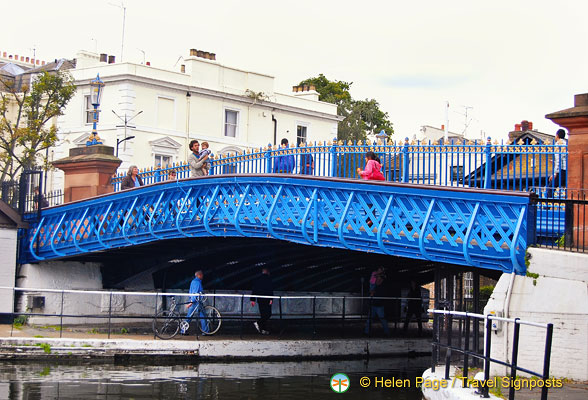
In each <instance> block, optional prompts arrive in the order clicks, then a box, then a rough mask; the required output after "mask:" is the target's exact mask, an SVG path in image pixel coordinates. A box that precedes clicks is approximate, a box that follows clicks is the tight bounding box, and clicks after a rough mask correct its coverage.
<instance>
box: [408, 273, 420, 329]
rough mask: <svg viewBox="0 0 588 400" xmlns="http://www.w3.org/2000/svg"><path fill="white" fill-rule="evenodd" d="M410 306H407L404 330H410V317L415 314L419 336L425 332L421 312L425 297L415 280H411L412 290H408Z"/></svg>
mask: <svg viewBox="0 0 588 400" xmlns="http://www.w3.org/2000/svg"><path fill="white" fill-rule="evenodd" d="M407 297H408V307H407V308H406V319H405V320H404V332H406V331H407V330H408V324H409V322H410V317H412V316H413V315H414V316H415V318H416V320H417V323H418V324H419V336H421V334H422V333H423V324H422V322H421V314H422V312H423V298H422V295H421V287H420V286H418V285H417V284H416V282H415V281H413V280H411V281H410V290H409V291H408V295H407Z"/></svg>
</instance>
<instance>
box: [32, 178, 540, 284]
mask: <svg viewBox="0 0 588 400" xmlns="http://www.w3.org/2000/svg"><path fill="white" fill-rule="evenodd" d="M533 196H534V195H533V194H531V193H527V192H516V191H499V190H492V189H472V188H451V187H440V186H428V185H414V184H408V183H403V184H401V183H393V182H374V181H371V182H370V181H358V180H349V179H340V178H326V177H314V176H302V175H283V174H280V175H272V174H268V175H258V174H256V175H245V174H240V175H230V174H226V175H219V176H207V177H201V178H195V179H187V180H181V181H168V182H161V183H156V184H152V185H148V186H144V187H141V188H136V189H132V190H127V191H123V192H117V193H112V194H109V195H104V196H101V197H95V198H91V199H87V200H83V201H78V202H74V203H70V204H67V205H63V206H58V207H53V208H49V209H44V210H42V212H41V215H40V219H39V220H38V221H37V222H31V225H30V229H28V231H26V234H25V235H23V243H22V246H21V254H20V262H21V263H25V262H39V261H43V260H55V259H64V258H68V257H75V256H80V255H83V254H85V253H97V252H108V251H111V250H114V249H120V248H124V247H129V246H137V245H142V244H146V243H150V242H156V241H165V240H167V239H178V238H191V237H251V238H273V239H277V240H285V241H290V242H295V243H300V244H306V245H310V246H323V247H332V248H342V249H351V250H356V251H360V252H372V253H381V254H387V255H393V256H401V257H408V258H413V259H424V260H431V261H438V262H443V263H452V264H458V265H464V266H472V267H479V268H486V269H493V270H499V271H503V272H512V271H514V272H516V273H517V274H524V273H525V251H526V248H527V246H528V245H529V244H530V243H531V241H532V240H533V239H532V238H534V237H535V236H534V229H535V228H534V227H535V223H536V222H535V221H536V218H535V215H534V214H535V207H533V206H532V205H531V202H532V197H533Z"/></svg>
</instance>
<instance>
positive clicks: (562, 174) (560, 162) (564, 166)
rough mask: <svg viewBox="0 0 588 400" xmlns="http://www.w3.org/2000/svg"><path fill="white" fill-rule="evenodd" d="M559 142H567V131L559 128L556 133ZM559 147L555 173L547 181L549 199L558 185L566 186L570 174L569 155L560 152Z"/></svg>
mask: <svg viewBox="0 0 588 400" xmlns="http://www.w3.org/2000/svg"><path fill="white" fill-rule="evenodd" d="M556 139H557V144H559V145H565V144H566V143H567V142H566V131H564V130H563V129H559V130H558V131H557V134H556ZM559 150H560V149H559V148H555V154H554V155H553V175H552V176H550V177H549V180H548V182H547V193H546V196H547V198H548V199H551V198H553V192H554V189H555V188H556V187H564V188H565V187H566V186H567V183H566V179H567V176H568V156H567V153H563V152H562V153H560V152H559Z"/></svg>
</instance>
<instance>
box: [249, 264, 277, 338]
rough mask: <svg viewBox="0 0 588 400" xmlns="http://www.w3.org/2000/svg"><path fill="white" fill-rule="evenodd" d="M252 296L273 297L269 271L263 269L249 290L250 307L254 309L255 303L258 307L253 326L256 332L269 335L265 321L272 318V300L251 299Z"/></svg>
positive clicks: (264, 298) (263, 298)
mask: <svg viewBox="0 0 588 400" xmlns="http://www.w3.org/2000/svg"><path fill="white" fill-rule="evenodd" d="M254 295H257V296H273V295H274V285H273V283H272V279H271V278H270V273H269V269H267V268H264V269H262V270H261V276H259V277H258V278H257V279H256V280H255V281H254V282H253V288H252V290H251V299H250V300H251V307H255V302H257V305H258V307H259V317H260V318H259V320H257V321H255V322H254V323H253V326H254V327H255V329H256V330H257V332H259V333H261V334H262V335H269V331H268V328H267V321H268V320H269V319H270V317H271V316H272V304H273V300H272V299H268V298H266V297H253V296H254Z"/></svg>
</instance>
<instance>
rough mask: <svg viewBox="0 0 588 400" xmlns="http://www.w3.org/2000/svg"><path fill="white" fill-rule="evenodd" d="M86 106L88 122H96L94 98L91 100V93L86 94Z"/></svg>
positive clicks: (85, 111)
mask: <svg viewBox="0 0 588 400" xmlns="http://www.w3.org/2000/svg"><path fill="white" fill-rule="evenodd" d="M84 106H85V107H86V108H85V110H84V113H85V114H86V124H91V123H93V122H94V106H93V105H92V100H90V95H88V96H84Z"/></svg>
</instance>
